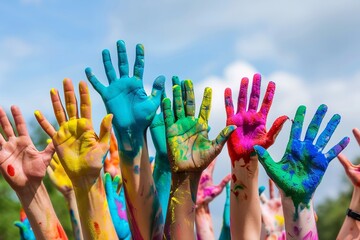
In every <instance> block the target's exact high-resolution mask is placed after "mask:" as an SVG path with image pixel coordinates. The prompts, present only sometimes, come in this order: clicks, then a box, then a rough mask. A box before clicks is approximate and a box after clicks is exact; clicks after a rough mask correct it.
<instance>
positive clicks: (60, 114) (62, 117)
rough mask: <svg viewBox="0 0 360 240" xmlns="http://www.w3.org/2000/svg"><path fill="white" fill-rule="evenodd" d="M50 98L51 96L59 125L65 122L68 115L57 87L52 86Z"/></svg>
mask: <svg viewBox="0 0 360 240" xmlns="http://www.w3.org/2000/svg"><path fill="white" fill-rule="evenodd" d="M50 98H51V103H52V106H53V110H54V114H55V117H56V120H57V122H58V124H59V126H61V125H62V124H63V123H65V122H66V121H67V117H66V113H65V109H64V107H63V104H62V102H61V98H60V96H59V92H58V90H56V89H55V88H52V89H51V90H50Z"/></svg>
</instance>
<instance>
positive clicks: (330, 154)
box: [325, 137, 350, 162]
mask: <svg viewBox="0 0 360 240" xmlns="http://www.w3.org/2000/svg"><path fill="white" fill-rule="evenodd" d="M349 142H350V138H348V137H344V138H343V139H342V140H341V141H340V142H339V143H338V144H336V145H335V146H334V147H332V148H331V149H330V150H329V151H328V152H327V153H325V157H326V159H327V160H328V162H330V161H331V160H332V159H334V158H335V157H336V156H337V155H338V154H339V153H340V152H341V151H342V150H344V148H346V146H347V145H348V144H349Z"/></svg>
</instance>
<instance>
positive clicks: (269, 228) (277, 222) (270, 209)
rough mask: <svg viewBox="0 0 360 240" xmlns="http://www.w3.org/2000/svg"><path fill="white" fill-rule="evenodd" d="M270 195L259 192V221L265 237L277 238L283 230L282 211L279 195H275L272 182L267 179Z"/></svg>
mask: <svg viewBox="0 0 360 240" xmlns="http://www.w3.org/2000/svg"><path fill="white" fill-rule="evenodd" d="M269 192H270V196H269V198H267V197H266V196H265V193H264V192H263V193H261V194H260V207H261V221H262V224H263V227H264V229H265V239H278V238H279V237H280V236H282V235H283V231H284V230H285V225H284V223H285V222H284V213H283V210H282V203H281V198H280V197H275V193H274V182H273V181H272V180H271V179H269Z"/></svg>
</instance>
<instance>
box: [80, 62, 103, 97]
mask: <svg viewBox="0 0 360 240" xmlns="http://www.w3.org/2000/svg"><path fill="white" fill-rule="evenodd" d="M85 74H86V78H87V79H88V81H89V82H90V83H91V85H92V86H93V88H94V89H95V90H96V91H97V92H98V93H99V94H100V95H101V96H103V94H104V92H105V86H104V85H102V83H100V82H99V80H98V79H97V78H96V77H95V75H94V74H93V73H92V70H91V68H89V67H88V68H86V69H85Z"/></svg>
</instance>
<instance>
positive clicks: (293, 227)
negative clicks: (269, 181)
mask: <svg viewBox="0 0 360 240" xmlns="http://www.w3.org/2000/svg"><path fill="white" fill-rule="evenodd" d="M281 201H282V205H283V211H284V219H285V231H286V239H318V234H317V229H316V221H315V215H314V209H313V205H312V200H311V201H310V202H309V203H308V204H307V205H305V204H302V203H300V204H299V205H298V206H296V207H295V205H294V202H293V200H292V199H291V198H290V197H286V196H284V193H281Z"/></svg>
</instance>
